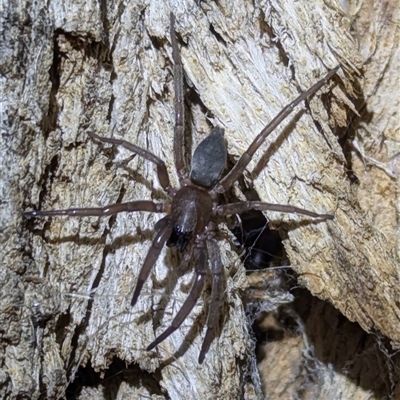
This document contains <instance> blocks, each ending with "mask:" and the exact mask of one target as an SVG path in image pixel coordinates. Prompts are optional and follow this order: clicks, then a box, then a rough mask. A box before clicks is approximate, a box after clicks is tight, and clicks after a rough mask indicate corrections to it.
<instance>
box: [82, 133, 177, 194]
mask: <svg viewBox="0 0 400 400" xmlns="http://www.w3.org/2000/svg"><path fill="white" fill-rule="evenodd" d="M88 135H89V136H90V137H91V138H92V139H94V140H99V141H100V142H103V143H111V144H113V145H117V146H122V147H124V148H125V149H128V150H130V151H132V152H133V153H135V154H138V155H139V156H140V157H143V158H144V159H145V160H147V161H150V162H152V163H154V164H155V165H156V166H157V176H158V180H159V182H160V185H161V187H162V188H163V189H164V190H165V191H166V192H167V193H168V194H171V193H172V188H171V183H170V181H169V176H168V172H167V167H166V165H165V162H164V161H163V160H161V158H159V157H157V156H156V155H155V154H153V153H151V152H150V151H148V150H145V149H142V148H141V147H139V146H136V145H134V144H132V143H129V142H127V141H126V140H122V139H116V138H106V137H102V136H99V135H96V134H95V133H93V132H88Z"/></svg>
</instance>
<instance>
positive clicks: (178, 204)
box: [24, 14, 338, 363]
mask: <svg viewBox="0 0 400 400" xmlns="http://www.w3.org/2000/svg"><path fill="white" fill-rule="evenodd" d="M174 23H175V18H174V16H173V14H171V19H170V35H171V43H172V54H173V61H174V84H175V127H174V146H173V148H174V157H175V169H176V171H177V173H178V177H179V182H180V188H179V189H176V188H172V187H171V184H170V179H169V176H168V173H167V168H166V165H165V163H164V162H163V161H162V160H161V159H160V158H159V157H157V156H156V155H154V154H153V153H151V152H149V151H148V150H145V149H142V148H140V147H138V146H136V145H134V144H132V143H129V142H126V141H124V140H121V139H117V138H104V137H100V136H98V135H96V134H94V133H89V135H90V136H91V138H92V139H94V140H97V141H100V142H103V143H111V144H112V145H120V146H122V147H124V148H126V149H128V150H130V151H132V152H133V153H134V154H137V155H138V156H141V157H143V158H144V159H145V160H147V161H149V162H152V163H153V164H155V166H156V168H157V175H158V180H159V182H160V184H161V186H162V188H163V189H164V191H165V192H166V193H167V194H169V195H170V197H171V198H172V201H171V202H166V203H164V204H160V203H155V202H153V201H151V200H137V201H131V202H127V203H120V204H112V205H109V206H106V207H104V208H81V209H77V208H74V209H68V210H48V211H41V210H34V211H28V212H25V213H24V216H25V217H45V216H58V215H63V216H76V217H84V216H108V215H115V214H117V213H121V212H136V211H146V212H155V213H166V214H167V215H166V216H164V217H163V218H162V219H160V220H159V221H158V222H157V223H156V225H155V227H154V230H155V237H154V239H153V242H152V245H151V247H150V249H149V251H148V253H147V256H146V258H145V261H144V263H143V265H142V267H141V270H140V272H139V276H138V279H137V283H136V287H135V289H134V293H133V296H132V301H131V304H132V306H134V305H135V304H136V302H137V300H138V298H139V295H140V292H141V290H142V288H143V285H144V283H145V282H146V280H147V278H148V276H149V274H150V272H151V269H152V267H153V265H154V264H155V262H156V261H157V259H158V257H159V255H160V253H161V250H162V248H163V247H164V245H165V244H166V245H167V246H171V247H173V246H175V247H177V249H178V250H179V251H184V250H185V249H186V247H189V255H191V256H192V258H193V259H194V279H193V285H192V288H191V291H190V293H189V295H188V297H187V299H186V301H185V302H184V304H183V305H182V308H181V309H180V310H179V312H178V313H177V315H176V316H175V317H174V319H173V321H172V323H171V325H170V327H169V328H167V329H166V330H165V331H164V332H163V333H162V334H161V335H159V336H158V337H157V338H156V339H155V340H154V341H153V342H152V343H151V344H150V345H149V346H148V348H147V350H151V349H153V348H154V347H156V346H157V345H158V344H159V343H161V342H162V341H163V340H165V339H166V338H167V337H168V336H169V335H171V334H172V333H173V332H174V331H175V330H176V329H178V328H179V327H180V325H181V324H182V322H183V321H184V320H185V318H186V317H187V316H188V315H189V313H190V312H191V311H192V309H193V307H194V306H195V304H196V302H197V300H198V299H199V297H200V296H201V293H202V291H203V288H204V284H205V277H206V275H207V272H208V271H209V272H210V273H211V276H212V292H211V298H210V303H209V307H208V317H207V322H206V325H207V329H206V333H205V336H204V339H203V344H202V347H201V351H200V355H199V363H202V362H203V360H204V357H205V355H206V353H207V351H208V349H209V347H210V345H211V343H212V341H213V339H214V338H215V336H216V333H217V328H218V325H219V322H220V316H221V308H222V304H223V295H224V291H225V284H224V274H223V271H224V269H223V265H222V262H221V256H220V251H219V247H218V243H217V240H216V235H215V231H216V229H217V224H216V218H219V217H220V216H226V215H230V214H239V213H243V212H246V211H249V210H260V211H265V210H270V211H279V212H288V213H297V214H303V215H307V216H310V217H312V218H319V221H324V220H328V219H333V215H330V214H318V213H315V212H313V211H308V210H305V209H302V208H298V207H295V206H291V205H280V204H270V203H265V202H261V201H244V202H239V203H231V204H218V202H217V199H218V195H219V194H220V193H224V192H226V191H227V190H229V189H230V188H231V187H232V185H233V184H234V183H235V182H236V181H237V180H238V178H239V177H240V176H241V175H242V174H243V172H244V170H245V169H246V167H247V165H248V164H249V162H250V160H251V159H252V157H253V155H254V153H255V152H256V151H257V150H258V148H259V147H260V146H261V144H262V143H263V142H264V141H265V139H266V137H267V136H268V135H269V134H270V133H271V132H272V131H273V130H274V129H275V128H276V127H277V126H278V125H279V124H280V123H281V122H282V121H283V120H284V119H285V118H286V117H287V116H288V115H289V114H290V113H291V112H292V111H293V109H294V107H295V106H296V105H298V104H299V103H300V102H301V101H303V100H304V99H306V98H307V97H308V96H311V95H313V94H314V93H316V92H317V91H318V90H319V89H320V88H321V87H322V86H323V85H325V84H326V83H327V82H328V80H329V79H330V78H331V77H332V76H333V75H334V74H335V73H336V71H337V70H338V67H336V68H335V69H333V70H332V71H330V72H329V73H328V74H327V75H326V76H325V77H324V78H323V79H321V80H320V81H318V82H317V83H316V84H314V85H313V86H312V87H311V88H310V89H308V90H307V91H306V92H304V93H301V94H300V95H299V96H298V97H297V98H296V99H295V100H294V101H293V102H292V103H290V104H289V105H287V106H286V107H285V108H284V109H283V110H282V111H281V112H280V113H279V114H278V115H277V116H276V117H275V118H274V119H273V120H272V121H271V122H270V123H269V124H268V125H267V126H266V127H265V128H264V129H263V130H262V131H261V132H260V133H259V134H258V135H257V136H256V138H255V139H254V141H253V142H252V143H251V144H250V146H249V148H248V149H247V150H246V151H245V152H244V153H243V155H242V156H241V157H240V159H239V160H238V161H237V163H236V164H235V165H234V167H233V168H232V169H231V170H230V171H229V172H228V173H227V174H226V175H225V176H224V177H223V178H221V177H222V174H223V172H224V169H225V165H226V158H227V151H226V147H225V142H224V138H223V134H224V130H223V129H222V128H220V127H215V128H214V129H213V131H212V132H211V134H210V135H209V136H207V137H206V138H205V139H204V140H203V141H202V142H201V143H200V144H199V146H198V147H197V149H196V150H195V152H194V154H193V157H192V162H191V171H190V178H189V173H188V168H187V165H186V162H185V157H184V154H183V151H184V150H183V149H184V126H185V123H184V98H183V67H182V62H181V57H180V52H179V46H178V42H177V39H176V36H175V28H174Z"/></svg>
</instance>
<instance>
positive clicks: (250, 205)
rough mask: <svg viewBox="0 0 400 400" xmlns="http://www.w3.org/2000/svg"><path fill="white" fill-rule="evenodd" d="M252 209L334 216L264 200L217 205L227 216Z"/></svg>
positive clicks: (223, 214) (219, 211)
mask: <svg viewBox="0 0 400 400" xmlns="http://www.w3.org/2000/svg"><path fill="white" fill-rule="evenodd" d="M250 210H257V211H279V212H284V213H293V214H303V215H308V216H310V217H313V218H320V219H324V220H325V219H333V218H334V216H333V215H332V214H317V213H315V212H312V211H309V210H305V209H304V208H299V207H295V206H290V205H284V204H273V203H265V202H263V201H241V202H239V203H228V204H223V205H220V206H217V207H216V209H215V213H216V214H217V215H221V216H225V215H232V214H242V213H244V212H246V211H250Z"/></svg>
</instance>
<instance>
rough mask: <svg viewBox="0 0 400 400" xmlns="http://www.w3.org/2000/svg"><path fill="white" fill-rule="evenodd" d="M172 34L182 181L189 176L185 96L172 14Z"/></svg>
mask: <svg viewBox="0 0 400 400" xmlns="http://www.w3.org/2000/svg"><path fill="white" fill-rule="evenodd" d="M170 35H171V45H172V58H173V60H174V90H175V126H174V155H175V168H176V172H177V173H178V176H179V181H180V182H182V181H183V180H184V179H186V178H187V176H188V172H187V166H186V163H185V158H184V155H183V149H184V139H183V137H184V130H185V103H184V97H183V67H182V59H181V53H180V51H179V46H178V41H177V40H176V36H175V16H174V14H172V13H171V14H170Z"/></svg>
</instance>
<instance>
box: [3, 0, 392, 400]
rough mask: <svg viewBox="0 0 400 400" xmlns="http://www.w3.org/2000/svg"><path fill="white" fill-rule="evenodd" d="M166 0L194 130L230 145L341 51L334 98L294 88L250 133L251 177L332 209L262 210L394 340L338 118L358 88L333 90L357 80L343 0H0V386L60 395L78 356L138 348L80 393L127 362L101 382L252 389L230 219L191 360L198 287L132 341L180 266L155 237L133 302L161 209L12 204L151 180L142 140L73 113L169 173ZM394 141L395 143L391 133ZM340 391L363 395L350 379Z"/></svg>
mask: <svg viewBox="0 0 400 400" xmlns="http://www.w3.org/2000/svg"><path fill="white" fill-rule="evenodd" d="M171 10H172V11H173V12H174V13H175V15H176V21H177V22H176V29H177V31H178V33H179V35H180V36H181V37H182V39H183V41H184V42H185V43H186V46H184V47H183V48H182V58H183V64H184V69H185V73H186V75H187V80H188V82H189V83H190V85H191V86H192V88H193V90H194V91H195V92H196V94H197V96H198V98H199V99H200V101H201V102H202V103H203V105H204V107H203V106H200V105H199V104H197V105H196V104H194V105H193V107H192V108H191V116H190V118H191V126H192V133H191V136H190V133H188V135H189V137H191V140H192V142H193V144H192V148H194V147H195V145H196V144H197V143H198V142H199V141H200V140H201V139H202V138H203V137H204V135H206V134H207V133H208V132H209V130H210V127H211V126H212V125H217V124H218V125H220V126H223V127H224V128H225V129H226V134H225V135H226V139H227V142H228V148H229V154H230V155H231V156H232V157H233V158H237V157H238V156H239V155H240V154H241V153H242V152H243V151H244V150H245V149H246V146H248V144H249V143H250V142H251V140H252V138H254V136H255V135H256V134H257V133H258V132H259V131H260V130H261V128H262V127H263V126H264V125H265V124H266V123H267V122H268V121H269V120H270V119H271V118H272V117H273V116H274V115H275V114H276V113H277V112H278V111H279V110H280V109H281V108H282V107H283V106H284V105H286V104H287V103H288V102H290V101H291V100H293V99H294V98H295V97H296V96H297V94H298V93H299V91H301V90H305V89H307V88H308V87H309V86H311V84H313V83H314V82H315V81H316V80H318V79H320V78H321V77H322V76H323V75H324V74H325V73H326V72H327V70H329V69H331V68H333V67H335V66H336V65H337V64H341V65H342V70H340V72H339V73H338V78H337V79H335V80H334V82H335V84H333V83H332V84H331V85H328V87H326V88H324V89H323V90H322V91H321V92H323V93H325V98H327V99H329V101H326V102H324V103H323V102H322V101H321V99H320V96H319V95H317V96H314V98H313V99H312V100H311V101H310V104H309V108H310V111H309V110H308V109H304V107H303V108H302V107H299V111H298V112H297V113H296V112H295V113H294V114H293V115H292V116H291V117H290V118H289V119H288V121H286V122H285V123H284V124H282V127H281V128H280V129H278V130H277V132H276V133H274V134H273V135H271V138H270V139H269V140H268V141H267V142H268V143H266V145H265V146H263V148H262V150H261V151H259V152H258V154H257V157H256V159H255V160H254V162H252V163H251V164H250V166H249V168H248V171H247V172H246V180H247V181H249V182H250V181H253V182H254V187H255V189H256V190H257V192H258V193H259V195H260V197H261V199H262V200H265V201H269V202H277V203H283V204H292V205H296V206H300V207H304V208H309V209H311V210H315V211H316V212H321V213H326V212H334V213H335V220H334V221H332V222H328V223H320V224H309V223H308V219H305V218H303V217H300V216H287V215H280V214H279V215H278V214H273V213H269V214H268V218H269V219H270V220H271V223H272V224H273V225H275V226H276V225H278V224H281V221H284V225H283V226H284V227H285V228H286V229H288V230H289V234H288V238H287V240H285V243H284V244H285V248H286V251H287V253H288V255H289V258H290V262H291V264H292V266H293V267H294V268H295V269H296V271H297V272H298V273H299V274H300V275H301V282H302V283H303V284H304V285H305V286H306V287H307V288H308V289H309V290H310V291H311V292H312V293H314V294H315V295H317V296H318V297H320V298H322V299H324V300H329V301H330V302H331V303H332V304H333V305H334V306H335V307H336V308H337V309H339V310H340V311H341V312H342V313H343V314H344V315H345V316H346V317H347V318H349V319H350V320H352V321H356V322H358V323H359V324H360V325H361V326H362V327H363V328H364V329H365V330H367V331H370V330H376V331H378V332H380V333H381V334H383V335H385V336H387V337H388V338H389V339H391V340H392V341H393V343H394V344H395V345H397V346H398V345H399V343H400V336H399V335H400V334H399V332H400V329H399V328H400V327H399V308H398V307H399V303H398V293H399V271H398V259H397V258H396V257H397V256H396V252H395V246H391V245H390V243H393V234H392V233H391V232H389V233H387V232H386V231H384V232H383V233H382V232H380V229H376V223H377V220H376V218H373V217H371V216H370V214H369V213H365V211H362V210H361V208H360V207H359V206H358V203H357V196H356V194H355V191H356V189H354V187H353V186H351V185H350V183H349V180H348V178H347V175H346V165H345V160H344V157H343V153H342V149H341V148H340V146H339V145H338V142H337V138H336V137H335V135H334V127H335V126H337V125H341V126H344V125H345V124H346V123H347V120H346V115H347V112H348V110H349V108H352V107H353V105H352V104H353V103H352V100H351V99H350V97H349V95H348V94H346V93H349V94H350V95H355V94H359V92H358V91H356V90H354V89H353V84H354V79H355V76H357V75H358V74H359V73H360V71H361V67H362V62H363V61H364V59H363V58H361V56H360V53H359V51H358V48H357V46H356V45H355V43H354V41H353V39H352V38H351V36H350V28H351V22H352V19H351V13H349V12H347V13H346V12H345V11H343V10H342V9H341V8H340V6H339V5H338V4H337V3H336V2H333V1H332V2H331V1H325V2H323V1H314V2H312V3H311V2H293V1H261V2H258V3H257V5H256V6H254V4H253V3H248V2H243V1H239V0H237V1H234V2H232V1H226V2H224V1H222V2H217V3H214V2H210V3H206V2H199V3H197V2H192V1H171V2H157V1H149V2H135V1H132V2H119V3H115V2H112V1H107V2H103V3H101V4H99V3H98V2H94V1H93V2H89V1H82V2H77V1H75V2H70V3H68V2H57V1H53V2H50V4H49V6H44V5H41V3H40V2H38V3H32V4H31V3H28V2H27V3H23V2H20V3H19V6H18V8H17V7H15V5H14V2H11V1H10V2H9V3H5V4H4V19H3V21H2V34H3V37H4V40H3V41H2V60H3V61H2V75H1V82H2V86H3V92H4V94H5V96H4V99H5V101H4V103H3V104H4V105H3V109H2V113H3V118H2V123H3V127H2V128H3V132H2V133H3V136H2V143H1V148H0V149H1V165H2V170H3V174H2V177H1V179H2V182H1V186H0V189H1V191H2V196H1V198H2V205H1V226H2V231H1V232H2V242H3V246H2V250H1V251H2V268H1V270H0V273H1V281H2V282H3V287H2V295H1V301H2V306H1V307H2V310H4V312H2V314H1V318H2V324H1V328H0V332H1V333H2V349H1V351H2V361H1V362H2V364H1V375H0V388H1V389H0V393H1V396H2V397H4V398H15V397H17V396H20V395H22V394H23V393H26V394H27V396H29V397H30V398H40V397H41V398H60V397H61V396H63V395H64V392H65V389H66V388H67V387H68V385H69V384H70V383H71V382H72V381H74V379H75V378H76V372H77V371H78V368H79V366H85V365H87V364H88V363H89V362H90V365H91V367H93V368H94V369H95V370H96V371H100V372H104V371H105V370H107V368H108V367H109V365H110V364H111V363H112V361H113V360H114V361H115V359H119V360H123V362H124V363H126V364H127V365H129V364H132V365H133V364H135V365H136V364H137V366H138V368H137V369H131V370H127V371H126V373H125V374H120V375H119V376H118V378H115V377H114V380H113V379H106V380H104V381H101V383H99V384H98V385H97V386H96V387H95V388H90V387H89V386H90V385H87V387H86V388H85V389H83V390H82V392H81V393H79V396H80V398H88V397H91V398H99V399H100V398H104V396H105V394H104V393H105V392H104V391H102V390H101V387H102V386H103V387H107V385H110V386H111V385H112V384H114V383H115V381H117V382H122V383H120V385H119V389H118V390H119V392H118V391H117V390H115V391H113V389H111V388H108V389H107V390H108V391H109V393H112V394H115V398H119V397H118V396H120V397H122V396H123V395H124V394H125V395H126V396H130V398H154V399H156V398H160V399H161V398H167V397H169V398H173V399H180V398H182V399H183V398H200V399H203V398H221V399H225V398H232V399H237V398H249V399H250V398H251V399H252V398H257V397H260V383H259V378H258V375H257V372H256V370H255V367H254V366H255V355H254V351H253V350H254V349H253V347H254V344H253V342H252V340H251V337H250V334H249V332H248V322H247V320H246V316H245V313H244V308H243V305H242V300H241V294H242V292H243V290H244V289H246V287H247V285H248V282H247V280H246V276H245V273H244V270H243V267H242V266H241V264H240V261H239V260H238V257H237V255H236V253H234V252H233V251H232V249H231V245H230V244H229V240H228V238H229V235H228V233H224V234H222V235H221V237H220V239H221V240H220V247H221V252H222V257H223V262H224V265H225V266H226V276H227V292H226V306H225V310H224V316H225V319H224V324H223V328H222V332H221V334H220V336H219V337H218V338H216V339H215V340H214V343H213V345H212V346H211V349H210V352H209V354H208V355H207V357H206V360H205V364H204V365H203V366H199V365H198V364H197V357H198V354H199V348H200V346H201V341H202V335H203V330H202V327H203V326H204V321H205V314H204V303H205V300H206V299H207V295H204V296H203V301H202V302H199V304H198V306H197V307H196V308H195V310H194V312H193V313H192V314H193V315H191V316H190V317H189V318H188V320H187V321H185V323H184V324H183V326H182V327H181V328H180V329H179V331H177V332H176V333H174V334H173V335H172V336H171V337H170V338H169V339H168V340H167V341H165V342H163V343H162V344H161V345H160V346H159V347H158V349H157V352H151V353H148V352H146V351H145V348H146V347H147V345H148V344H149V343H150V342H151V341H152V340H153V339H154V335H155V330H154V329H155V328H154V325H155V322H154V320H155V319H156V320H157V319H158V320H161V327H160V328H158V329H157V333H160V331H161V329H163V328H165V327H167V326H168V325H169V323H170V322H171V320H172V318H173V315H175V314H176V312H177V310H178V309H179V307H180V306H181V304H182V302H183V301H184V299H185V297H186V295H187V287H188V286H189V284H190V279H191V274H187V275H185V276H183V277H181V278H179V279H178V278H176V277H175V275H176V274H175V272H174V271H173V267H174V266H176V264H177V260H176V259H175V256H174V253H173V252H171V251H168V252H164V253H163V256H162V257H161V259H160V260H159V262H158V263H157V266H156V267H155V268H154V274H153V275H152V277H151V279H149V282H147V284H146V286H145V288H144V290H143V293H142V295H141V298H140V301H139V302H138V304H137V306H136V307H135V308H133V309H131V307H130V304H129V303H130V296H131V295H132V291H133V287H134V285H135V281H136V276H137V273H138V271H139V268H140V266H141V264H142V262H143V260H144V257H145V255H146V253H147V250H148V248H149V245H150V240H151V238H152V233H153V230H152V228H153V226H154V223H155V222H156V220H157V219H158V218H159V216H154V215H148V214H145V215H143V214H139V213H137V214H131V215H119V216H118V217H117V218H115V219H113V218H112V219H108V218H104V219H100V220H99V219H97V218H86V219H81V220H78V219H73V218H52V219H51V220H38V221H34V222H33V223H30V224H27V221H25V220H23V218H22V217H21V212H22V211H23V210H25V209H29V208H31V207H33V208H39V207H40V208H42V209H52V208H68V207H84V206H92V207H94V206H101V205H106V204H109V203H115V202H117V201H127V200H134V199H151V198H152V199H155V200H157V201H162V200H163V199H164V198H165V197H164V195H163V194H162V192H161V188H160V186H159V184H158V182H157V179H156V174H155V169H154V167H153V166H152V165H149V164H148V163H146V162H143V160H141V159H139V158H138V157H136V158H135V159H134V160H133V161H131V162H130V163H129V165H128V166H126V165H119V164H118V161H121V160H123V159H125V158H127V157H128V156H129V154H128V153H127V152H126V151H124V150H121V151H119V150H118V151H117V150H115V151H114V150H107V146H101V145H98V144H95V143H93V141H92V140H91V139H90V138H89V137H88V135H87V134H86V129H90V130H92V131H95V132H96V133H97V134H99V135H104V136H110V135H114V136H116V137H121V138H124V139H126V140H129V141H132V142H133V143H135V144H137V145H139V146H142V147H145V148H147V149H149V150H151V151H153V152H154V153H155V154H157V155H159V156H160V157H161V158H163V159H164V160H166V162H167V168H168V171H169V172H170V174H171V177H172V180H173V183H174V184H176V182H177V177H176V174H175V171H174V168H173V156H172V135H173V123H174V120H173V86H172V64H171V48H170V43H169V13H170V11H171ZM210 27H212V29H211V28H210ZM396 32H397V36H396V37H397V39H396V40H397V43H398V30H397V31H396ZM396 54H397V53H396ZM388 65H389V64H388ZM390 65H392V64H390ZM332 88H333V89H332ZM366 97H367V96H366ZM329 104H331V106H330V107H329V106H328V105H329ZM325 107H328V111H327V110H326V108H325ZM300 110H301V111H300ZM311 115H312V117H311ZM315 121H318V125H319V126H320V127H321V129H322V132H319V130H318V125H317V124H316V123H315ZM396 129H397V130H396ZM396 129H395V132H397V135H398V126H397V128H396ZM322 133H323V134H322ZM397 137H398V136H397ZM272 143H275V145H273V146H271V147H270V148H271V150H268V151H267V148H268V147H267V146H268V145H271V144H272ZM358 143H359V141H358ZM390 143H392V144H393V146H395V145H396V143H397V144H398V142H396V137H395V135H393V138H392V139H391V142H390ZM329 145H330V146H331V147H330V146H329ZM389 155H392V156H393V155H396V151H395V150H393V149H391V150H390V152H389ZM267 158H268V159H269V162H268V164H267V163H266V160H267ZM110 160H111V161H110ZM238 191H239V189H238ZM238 196H240V193H238ZM374 215H376V214H374ZM289 221H290V222H289ZM300 221H307V222H301V223H299V222H300ZM224 232H227V231H226V228H225V230H224ZM390 235H392V236H391V237H392V239H391V240H388V239H387V237H388V236H390ZM265 296H267V297H266V298H265V299H264V300H263V306H264V307H265V309H266V310H267V311H271V310H273V309H274V308H276V307H277V306H278V305H279V304H280V303H284V302H287V301H289V300H290V295H289V294H285V293H280V292H278V293H276V292H275V293H274V294H272V293H271V294H266V295H265ZM396 302H397V303H396ZM159 308H160V309H161V310H162V311H156V310H157V309H159ZM175 357H176V358H177V359H176V360H175V359H174V358H175ZM165 360H169V361H168V362H167V363H165ZM160 366H162V368H160ZM139 368H140V369H139ZM154 371H156V373H154V374H153V372H154ZM324 371H325V370H324ZM341 372H342V371H334V373H333V374H334V377H335V379H332V380H331V381H330V382H331V384H330V385H327V386H326V387H324V390H325V392H323V393H325V394H326V397H325V398H328V397H329V395H330V396H334V395H335V394H337V393H338V392H339V388H343V387H348V386H350V385H353V383H351V382H350V383H349V381H347V379H346V375H345V374H343V375H344V377H343V376H342V373H341ZM140 373H142V374H144V375H140ZM324 373H326V376H329V373H332V372H331V371H329V369H328V368H327V370H326V371H325V372H324ZM324 376H325V375H324ZM250 378H252V379H250ZM118 379H120V381H118ZM110 381H111V382H112V383H110ZM90 391H92V394H89V392H90ZM93 391H96V392H97V394H93V393H95V392H93ZM117 392H118V394H117ZM354 393H357V395H359V398H367V396H368V395H369V393H368V392H367V391H366V390H364V389H363V387H362V386H356V389H355V392H354ZM332 398H339V397H332ZM341 398H343V399H344V398H346V397H341Z"/></svg>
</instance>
